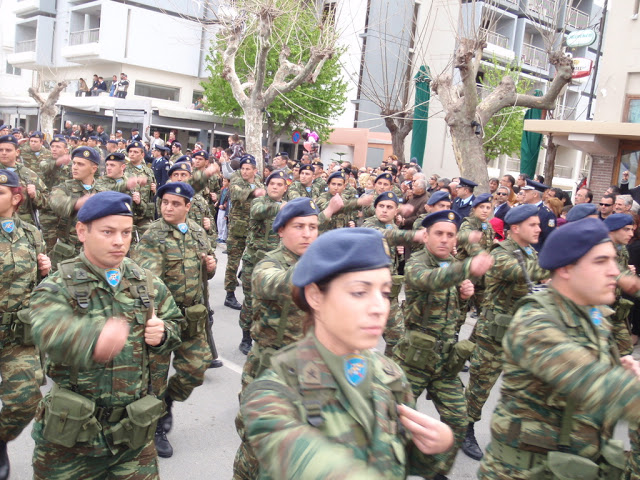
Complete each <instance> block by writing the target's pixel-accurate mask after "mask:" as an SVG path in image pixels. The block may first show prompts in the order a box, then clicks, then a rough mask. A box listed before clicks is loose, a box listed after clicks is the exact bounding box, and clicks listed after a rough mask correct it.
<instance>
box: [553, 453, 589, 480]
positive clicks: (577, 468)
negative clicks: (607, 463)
mask: <svg viewBox="0 0 640 480" xmlns="http://www.w3.org/2000/svg"><path fill="white" fill-rule="evenodd" d="M547 467H548V469H549V471H550V472H551V474H552V477H551V478H553V479H554V480H556V479H557V480H573V479H578V478H579V479H581V480H596V479H597V478H598V472H599V471H600V468H599V467H598V464H597V463H595V462H592V461H591V460H589V459H588V458H584V457H581V456H579V455H573V454H571V453H564V452H549V453H548V454H547Z"/></svg>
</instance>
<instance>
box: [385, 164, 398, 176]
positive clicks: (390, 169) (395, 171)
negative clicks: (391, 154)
mask: <svg viewBox="0 0 640 480" xmlns="http://www.w3.org/2000/svg"><path fill="white" fill-rule="evenodd" d="M385 170H386V171H387V172H391V173H392V174H393V175H397V174H398V167H396V166H395V165H389V166H388V167H387V168H386V169H385Z"/></svg>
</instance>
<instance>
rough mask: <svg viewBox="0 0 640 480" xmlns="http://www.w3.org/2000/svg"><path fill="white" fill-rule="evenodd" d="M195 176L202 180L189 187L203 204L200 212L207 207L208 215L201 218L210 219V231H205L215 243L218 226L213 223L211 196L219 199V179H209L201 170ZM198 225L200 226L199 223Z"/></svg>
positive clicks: (212, 177) (213, 204)
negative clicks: (213, 195)
mask: <svg viewBox="0 0 640 480" xmlns="http://www.w3.org/2000/svg"><path fill="white" fill-rule="evenodd" d="M196 175H198V176H201V177H202V179H201V180H199V182H194V181H192V182H191V186H192V187H193V188H194V190H195V191H196V195H197V196H198V197H199V198H201V199H202V201H203V202H204V203H203V204H202V206H201V207H199V208H200V210H201V211H202V212H205V211H206V210H205V208H204V207H207V209H208V211H209V213H208V214H204V213H203V214H202V216H207V217H210V218H211V229H210V230H208V231H207V235H209V236H210V237H213V240H214V241H215V239H216V238H217V236H218V226H217V225H216V221H215V219H216V214H215V208H216V207H215V202H213V201H212V200H211V194H212V193H215V194H216V195H217V196H218V197H220V190H221V182H220V178H219V177H218V175H212V176H210V177H207V176H206V174H204V172H203V171H201V170H195V171H194V172H193V177H195V176H196ZM193 177H192V180H193ZM196 187H198V188H196ZM194 198H195V197H194ZM193 207H194V206H193V204H192V206H191V209H192V210H193ZM158 211H160V210H158ZM196 221H198V220H196ZM200 225H202V224H201V223H200Z"/></svg>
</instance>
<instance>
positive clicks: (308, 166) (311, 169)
mask: <svg viewBox="0 0 640 480" xmlns="http://www.w3.org/2000/svg"><path fill="white" fill-rule="evenodd" d="M305 170H309V171H310V172H313V171H314V169H313V165H311V164H308V163H307V164H305V165H300V171H301V172H303V171H305Z"/></svg>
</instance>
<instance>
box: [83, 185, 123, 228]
mask: <svg viewBox="0 0 640 480" xmlns="http://www.w3.org/2000/svg"><path fill="white" fill-rule="evenodd" d="M109 215H126V216H128V217H131V216H132V215H133V214H132V213H131V197H130V196H129V195H125V194H124V193H120V192H113V191H111V190H109V191H107V192H100V193H96V194H95V195H93V196H91V197H89V199H88V200H87V201H86V202H85V203H84V205H82V207H80V210H79V211H78V221H79V222H82V223H88V222H91V221H92V220H97V219H99V218H103V217H108V216H109Z"/></svg>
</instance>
